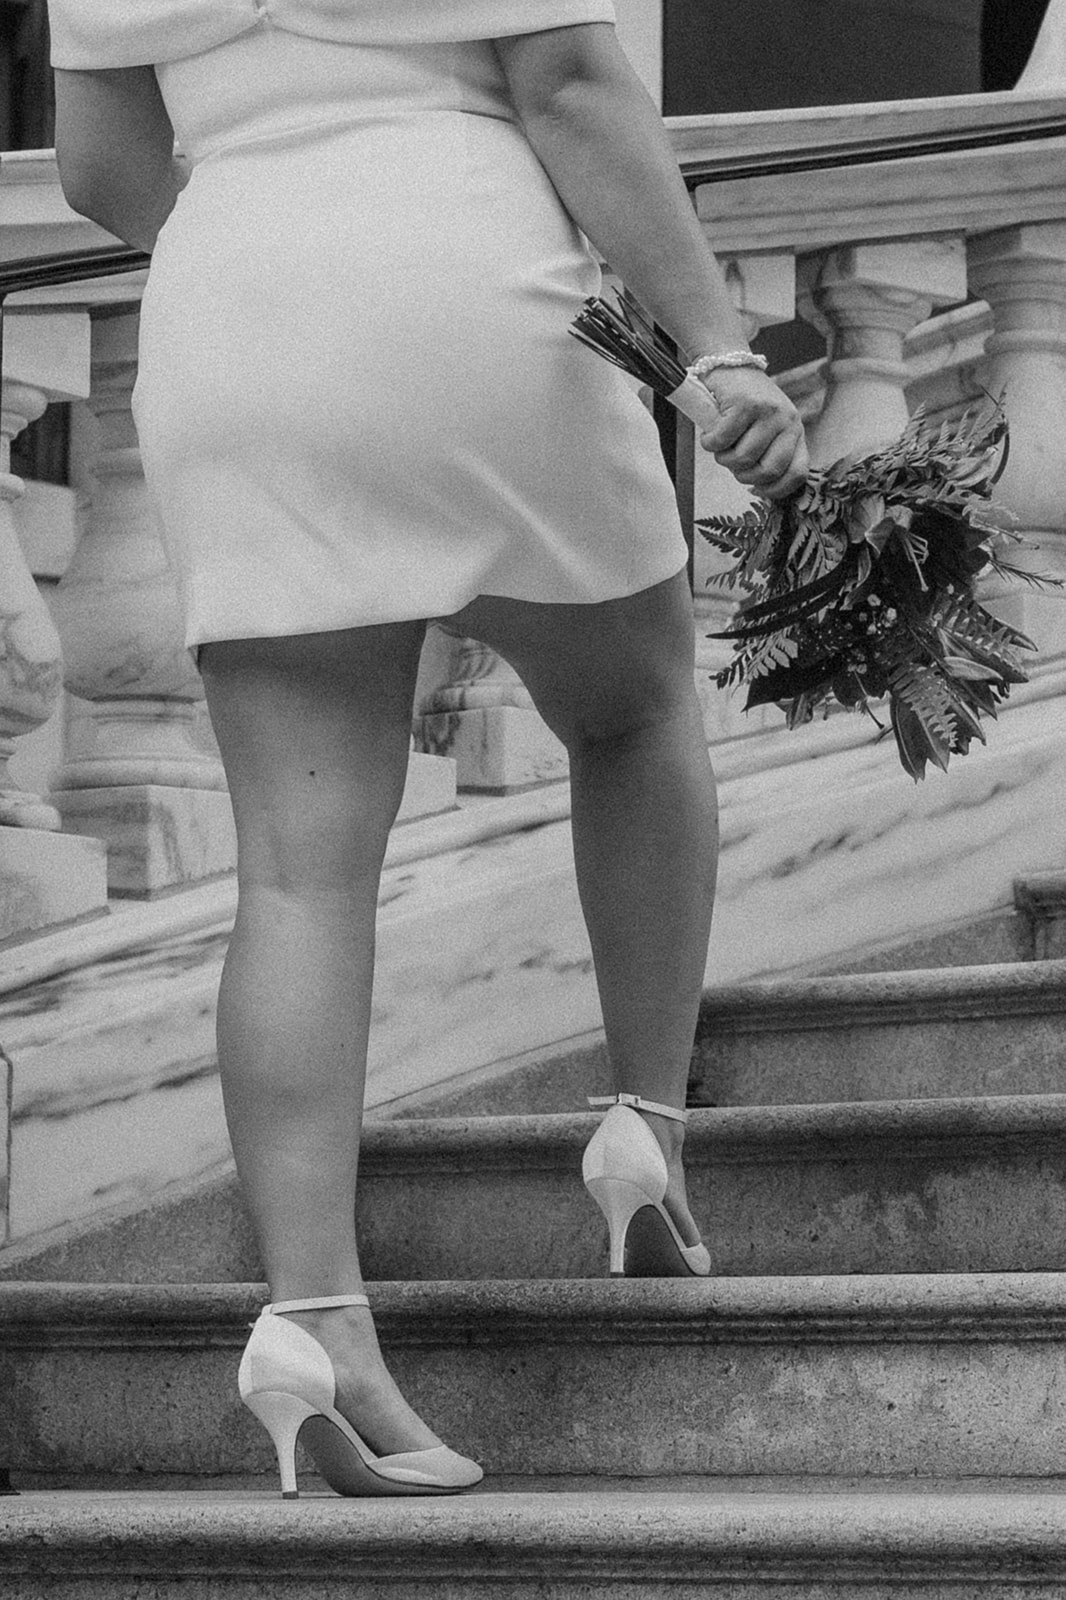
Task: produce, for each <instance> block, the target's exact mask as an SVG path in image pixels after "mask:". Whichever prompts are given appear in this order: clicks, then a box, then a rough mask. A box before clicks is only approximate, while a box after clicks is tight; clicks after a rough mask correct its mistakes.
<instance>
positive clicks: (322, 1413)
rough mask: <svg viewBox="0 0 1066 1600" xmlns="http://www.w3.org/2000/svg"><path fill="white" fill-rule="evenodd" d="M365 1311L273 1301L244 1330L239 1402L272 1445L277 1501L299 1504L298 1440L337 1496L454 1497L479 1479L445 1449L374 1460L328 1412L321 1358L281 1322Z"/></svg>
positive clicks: (361, 1301)
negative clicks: (290, 1316) (289, 1315)
mask: <svg viewBox="0 0 1066 1600" xmlns="http://www.w3.org/2000/svg"><path fill="white" fill-rule="evenodd" d="M369 1304H370V1301H369V1300H368V1299H367V1297H366V1295H365V1294H337V1295H329V1296H327V1297H326V1298H325V1299H322V1300H279V1301H277V1302H275V1304H273V1305H268V1306H264V1307H263V1309H262V1311H261V1312H260V1314H259V1320H258V1321H257V1322H256V1323H255V1325H254V1327H253V1328H252V1336H251V1338H250V1339H249V1340H248V1343H247V1345H246V1346H245V1350H244V1355H243V1356H242V1357H241V1365H240V1370H239V1371H238V1374H237V1385H238V1388H239V1389H240V1394H241V1399H242V1400H243V1401H244V1403H245V1405H246V1406H247V1407H248V1409H249V1411H251V1412H252V1413H253V1414H254V1415H255V1416H257V1417H258V1418H259V1420H260V1422H261V1423H262V1424H263V1426H264V1427H265V1428H266V1430H267V1432H268V1433H269V1434H270V1437H271V1439H272V1440H273V1442H274V1449H275V1450H276V1451H277V1456H278V1469H279V1471H280V1473H281V1493H282V1498H283V1499H285V1500H296V1499H298V1498H299V1489H298V1488H297V1486H296V1440H297V1437H298V1436H300V1435H302V1437H303V1443H304V1445H305V1446H306V1448H307V1449H308V1450H309V1451H310V1453H311V1455H312V1457H313V1458H314V1462H315V1465H316V1467H317V1468H318V1470H319V1472H320V1473H321V1474H322V1476H323V1477H324V1478H325V1480H326V1482H327V1483H328V1484H329V1486H330V1488H331V1489H334V1490H335V1491H336V1492H337V1494H343V1495H381V1494H457V1493H458V1492H459V1490H460V1489H469V1488H470V1487H471V1486H472V1485H473V1484H475V1483H480V1481H481V1479H482V1478H483V1477H484V1473H483V1472H482V1470H481V1468H480V1467H479V1466H478V1464H477V1462H476V1461H468V1460H467V1458H466V1457H465V1456H460V1455H457V1454H456V1452H455V1451H454V1450H449V1448H448V1446H447V1445H446V1444H441V1445H436V1446H434V1448H433V1449H431V1450H405V1451H402V1452H401V1453H400V1454H399V1455H392V1456H376V1455H375V1454H374V1452H373V1451H372V1450H371V1449H370V1448H369V1446H368V1445H366V1444H364V1442H363V1440H362V1439H360V1437H359V1435H358V1434H357V1433H356V1431H355V1429H354V1428H353V1427H352V1425H351V1423H350V1422H348V1421H347V1420H346V1419H345V1418H344V1417H342V1416H341V1414H340V1412H339V1411H338V1410H337V1408H336V1406H335V1404H334V1402H335V1400H336V1393H337V1383H336V1378H335V1376H334V1372H333V1363H332V1361H331V1360H330V1359H329V1356H328V1355H327V1354H326V1352H325V1350H323V1348H322V1346H321V1345H320V1344H319V1342H318V1340H317V1339H316V1338H315V1337H314V1335H313V1334H310V1333H308V1332H307V1330H306V1328H301V1327H300V1325H299V1323H296V1322H288V1321H287V1320H286V1319H285V1317H284V1316H283V1315H281V1313H283V1312H286V1311H326V1310H329V1309H330V1308H331V1307H333V1306H368V1305H369Z"/></svg>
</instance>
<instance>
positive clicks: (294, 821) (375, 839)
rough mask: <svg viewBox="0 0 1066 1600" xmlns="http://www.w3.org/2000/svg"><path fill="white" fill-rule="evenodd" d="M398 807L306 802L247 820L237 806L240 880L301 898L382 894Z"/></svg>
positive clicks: (263, 810)
mask: <svg viewBox="0 0 1066 1600" xmlns="http://www.w3.org/2000/svg"><path fill="white" fill-rule="evenodd" d="M398 804H399V797H397V798H396V802H395V804H392V803H390V804H384V805H378V806H374V807H370V806H367V805H366V804H365V797H364V803H363V804H360V803H358V801H357V799H356V797H355V796H346V795H342V796H334V797H331V798H330V799H328V800H327V799H325V798H324V797H319V798H318V801H317V803H312V801H311V800H310V798H309V797H308V796H301V797H300V798H299V799H298V800H294V801H290V803H288V804H277V803H276V804H274V805H273V806H267V805H265V804H264V803H263V802H262V801H260V803H259V804H258V805H257V806H256V807H255V808H254V810H250V811H247V812H246V813H245V814H244V815H243V816H242V815H241V814H240V812H239V811H238V808H237V807H236V806H235V808H234V812H235V816H236V818H237V858H238V871H239V873H240V876H241V878H242V880H243V881H244V882H245V883H249V882H254V883H256V884H258V885H260V886H263V887H269V888H271V889H273V890H275V891H276V892H278V893H279V894H283V895H286V896H290V897H296V898H302V897H306V896H315V895H319V894H323V893H326V894H332V893H334V892H338V891H339V892H348V891H355V892H357V891H359V890H360V889H363V888H367V887H371V888H376V883H377V879H378V877H379V875H380V872H381V866H382V862H383V861H384V858H385V849H386V846H387V844H388V840H389V830H390V828H391V825H392V822H393V821H394V818H395V813H396V810H397V808H398Z"/></svg>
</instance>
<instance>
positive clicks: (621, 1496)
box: [0, 879, 1066, 1600]
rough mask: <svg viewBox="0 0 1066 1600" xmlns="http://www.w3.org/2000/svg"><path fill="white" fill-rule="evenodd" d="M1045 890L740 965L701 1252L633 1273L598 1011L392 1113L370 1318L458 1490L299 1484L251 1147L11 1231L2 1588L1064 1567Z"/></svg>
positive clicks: (1065, 1369)
mask: <svg viewBox="0 0 1066 1600" xmlns="http://www.w3.org/2000/svg"><path fill="white" fill-rule="evenodd" d="M1060 887H1061V885H1060ZM1020 904H1021V905H1022V907H1023V910H1022V911H1020V912H1018V913H1012V914H1008V913H1003V914H1002V915H1001V916H999V917H997V918H996V919H995V926H994V927H993V926H992V925H991V924H989V926H986V927H985V928H983V929H981V930H977V932H975V930H974V929H973V928H970V929H969V930H959V931H958V932H957V934H956V936H954V937H953V938H952V939H948V940H947V941H944V940H942V941H940V942H939V943H938V942H937V941H935V940H934V941H932V942H928V941H927V943H926V945H925V946H924V947H922V948H921V949H918V947H916V946H911V947H910V950H909V952H908V950H907V949H905V948H902V947H901V948H899V949H896V950H894V951H885V952H882V953H881V957H880V960H881V963H882V966H881V968H880V969H878V967H877V958H876V957H874V956H869V957H868V958H866V959H865V960H864V961H863V962H861V963H857V964H858V965H861V966H863V967H865V968H867V970H863V971H855V972H849V973H835V974H832V975H821V976H811V977H807V978H799V979H788V980H776V981H767V982H763V983H748V984H743V985H738V986H736V987H733V988H729V989H721V990H717V991H711V992H710V993H709V994H708V996H707V999H706V1003H705V1005H704V1009H703V1016H702V1018H701V1025H700V1033H699V1039H698V1048H697V1052H696V1058H695V1075H694V1080H693V1085H692V1099H693V1100H694V1102H696V1103H697V1107H698V1108H697V1109H696V1110H695V1112H694V1114H693V1117H692V1121H691V1124H690V1133H689V1142H688V1146H687V1148H688V1152H689V1170H690V1174H691V1187H692V1192H693V1203H694V1209H695V1210H696V1212H697V1214H698V1215H699V1216H700V1217H701V1218H702V1219H703V1220H704V1224H705V1229H706V1234H707V1241H708V1244H709V1246H710V1248H711V1251H712V1256H713V1258H714V1267H715V1276H714V1277H712V1278H711V1279H710V1280H709V1281H707V1282H695V1281H678V1280H658V1281H634V1282H612V1281H609V1280H606V1279H605V1278H604V1277H603V1276H602V1274H603V1271H604V1265H605V1248H604V1238H603V1229H602V1224H601V1221H600V1219H599V1216H598V1213H597V1212H596V1211H595V1210H594V1209H593V1208H592V1206H591V1205H590V1203H589V1202H588V1200H587V1199H586V1197H585V1196H584V1194H583V1191H582V1190H581V1187H580V1179H579V1169H580V1153H581V1149H582V1147H583V1145H584V1143H585V1141H586V1140H587V1138H588V1137H589V1135H590V1133H591V1131H592V1128H593V1126H594V1125H595V1121H594V1118H592V1117H591V1116H589V1115H587V1114H584V1113H579V1112H575V1111H574V1110H573V1107H574V1105H575V1104H578V1103H580V1096H581V1095H582V1094H583V1093H584V1092H586V1091H592V1092H594V1091H595V1089H596V1088H598V1087H602V1085H603V1082H604V1078H605V1064H604V1060H603V1053H602V1048H601V1046H600V1045H599V1043H598V1042H597V1041H596V1040H594V1039H593V1040H590V1041H588V1042H587V1043H585V1044H581V1045H577V1046H575V1047H574V1048H573V1049H572V1050H570V1051H569V1052H566V1053H563V1052H558V1051H557V1052H555V1053H554V1054H549V1055H547V1056H540V1057H530V1058H529V1059H528V1060H526V1061H525V1062H522V1063H519V1064H518V1065H517V1066H516V1065H514V1064H512V1065H510V1066H509V1067H508V1068H507V1069H506V1070H503V1069H499V1070H495V1071H493V1070H481V1071H479V1072H478V1073H477V1074H472V1075H471V1077H470V1079H469V1081H467V1082H466V1083H465V1084H460V1085H458V1086H453V1087H452V1088H451V1089H450V1090H449V1091H448V1093H447V1094H444V1093H441V1092H439V1091H438V1092H437V1094H436V1097H435V1098H431V1097H429V1096H428V1095H423V1096H422V1098H421V1099H417V1098H412V1099H409V1100H408V1101H406V1102H403V1103H399V1104H397V1105H395V1106H394V1107H393V1108H392V1109H393V1115H392V1116H391V1117H390V1118H388V1119H380V1120H376V1121H374V1122H373V1123H371V1124H370V1125H369V1126H368V1128H367V1135H366V1143H365V1152H364V1157H363V1171H362V1194H361V1211H362V1216H361V1237H362V1239H363V1244H364V1255H365V1260H366V1265H367V1269H368V1276H369V1277H370V1278H372V1279H374V1280H377V1281H376V1282H375V1284H374V1287H373V1290H372V1296H373V1301H374V1305H375V1312H376V1316H377V1320H378V1326H379V1329H380V1331H381V1335H382V1340H383V1343H384V1344H385V1346H386V1348H387V1350H388V1352H389V1357H390V1362H391V1364H392V1366H393V1369H394V1371H395V1372H396V1375H397V1377H398V1379H399V1381H400V1383H401V1384H402V1386H403V1387H404V1389H405V1390H406V1392H407V1393H408V1394H409V1395H410V1397H411V1399H412V1400H413V1402H414V1403H415V1404H416V1405H417V1406H419V1407H420V1408H421V1409H422V1410H423V1411H424V1412H425V1413H426V1415H427V1416H428V1418H429V1419H430V1420H431V1421H432V1423H433V1424H434V1426H435V1427H437V1428H438V1429H439V1430H440V1432H441V1433H442V1435H443V1436H444V1437H445V1438H447V1439H449V1440H451V1441H453V1442H454V1443H455V1444H456V1445H457V1447H459V1448H461V1449H463V1450H466V1451H469V1452H470V1453H471V1454H474V1455H476V1456H478V1457H479V1458H480V1459H481V1460H482V1461H483V1462H484V1464H485V1466H486V1469H487V1472H488V1476H487V1478H486V1482H485V1484H484V1486H483V1487H482V1488H481V1489H479V1490H478V1491H476V1492H475V1493H473V1494H471V1495H468V1496H465V1497H462V1498H460V1499H457V1500H434V1499H430V1500H425V1501H399V1502H388V1501H382V1502H361V1501H342V1500H339V1499H337V1498H335V1497H333V1496H329V1495H327V1494H324V1493H322V1494H319V1493H316V1492H314V1491H315V1481H314V1479H313V1478H311V1477H307V1478H305V1480H304V1483H305V1488H306V1489H309V1490H310V1491H311V1493H310V1494H308V1495H306V1496H305V1498H304V1499H303V1500H302V1501H301V1502H299V1503H298V1504H291V1503H286V1502H282V1501H281V1500H280V1498H278V1496H277V1492H276V1484H275V1480H274V1477H273V1463H272V1459H271V1452H270V1448H269V1442H268V1440H267V1438H266V1435H265V1433H262V1431H261V1430H260V1429H259V1428H258V1425H257V1424H256V1423H255V1422H254V1420H253V1419H252V1418H251V1417H250V1416H249V1415H248V1414H247V1413H246V1412H244V1410H243V1408H242V1407H241V1405H240V1403H239V1401H238V1400H237V1396H236V1388H235V1381H234V1375H235V1369H236V1362H237V1359H238V1353H239V1350H240V1347H241V1345H242V1344H243V1341H244V1339H245V1337H246V1332H247V1324H248V1322H249V1320H250V1318H251V1316H252V1315H253V1313H254V1311H255V1309H256V1307H257V1306H258V1304H259V1302H260V1301H261V1299H262V1296H263V1290H262V1286H261V1285H260V1284H259V1282H258V1281H257V1280H258V1278H259V1271H260V1269H259V1266H258V1262H257V1260H256V1254H255V1250H254V1246H253V1244H252V1240H251V1237H250V1233H249V1230H248V1226H247V1222H246V1220H245V1218H244V1216H243V1213H242V1211H241V1208H240V1204H239V1200H238V1197H237V1194H236V1191H235V1187H234V1183H233V1179H232V1176H231V1174H229V1173H228V1172H226V1171H222V1172H219V1173H216V1174H215V1175H213V1176H211V1177H209V1178H207V1179H200V1180H198V1181H197V1182H195V1183H187V1184H185V1185H183V1186H182V1187H180V1188H175V1189H173V1190H172V1191H170V1192H168V1193H166V1194H164V1195H163V1196H161V1197H159V1198H158V1199H157V1200H156V1201H155V1202H153V1203H152V1204H151V1205H150V1206H148V1207H140V1208H137V1207H132V1206H131V1207H127V1208H126V1209H125V1210H124V1211H119V1212H114V1213H112V1214H110V1215H107V1216H103V1217H97V1218H95V1219H92V1220H91V1221H88V1222H82V1223H79V1224H77V1225H70V1226H67V1227H65V1228H61V1229H57V1230H53V1232H52V1233H51V1234H50V1235H48V1236H46V1237H43V1238H41V1239H38V1240H36V1241H34V1242H33V1243H32V1244H27V1245H22V1246H20V1247H17V1248H11V1249H9V1250H8V1251H6V1252H4V1253H2V1254H0V1278H2V1280H3V1281H2V1282H0V1392H2V1393H3V1394H4V1395H6V1396H8V1397H9V1403H8V1405H7V1408H6V1413H5V1414H4V1415H3V1416H2V1417H0V1461H6V1462H8V1463H10V1466H11V1468H12V1477H13V1480H14V1482H15V1484H16V1486H17V1487H18V1489H19V1490H20V1493H19V1494H18V1495H17V1496H12V1497H11V1498H8V1499H4V1500H3V1501H2V1502H0V1595H3V1596H6V1595H11V1596H18V1597H20V1600H37V1597H38V1596H40V1597H42V1600H43V1597H44V1596H47V1597H49V1600H88V1597H92V1600H96V1597H100V1600H103V1597H107V1600H118V1597H127V1596H128V1597H131V1600H141V1597H145V1600H147V1597H148V1596H152V1597H166V1600H171V1597H173V1600H178V1597H179V1596H180V1597H181V1600H206V1597H207V1596H212V1597H224V1600H237V1597H239V1600H251V1597H252V1596H256V1597H260V1596H262V1597H266V1600H274V1597H277V1600H310V1597H311V1596H312V1595H313V1596H315V1597H316V1600H319V1597H325V1600H341V1597H342V1596H343V1597H345V1600H348V1597H359V1600H363V1597H367V1600H370V1597H373V1600H378V1597H385V1596H387V1597H388V1600H415V1597H416V1596H417V1597H418V1600H428V1597H430V1596H433V1597H437V1596H440V1597H442V1600H451V1597H452V1596H459V1595H462V1596H464V1597H468V1596H472V1597H474V1600H488V1597H490V1596H491V1597H500V1600H510V1597H512V1596H514V1597H518V1596H521V1597H523V1600H534V1597H535V1600H578V1597H582V1600H584V1597H586V1596H592V1595H602V1596H605V1597H611V1600H637V1597H638V1596H640V1597H642V1600H644V1597H648V1596H657V1595H664V1596H671V1597H672V1596H674V1595H678V1596H682V1595H691V1596H701V1597H702V1596H711V1597H714V1600H850V1597H851V1596H856V1597H861V1600H919V1597H920V1600H947V1597H948V1596H949V1595H950V1596H951V1600H963V1597H967V1600H968V1597H969V1596H971V1595H972V1596H979V1597H981V1600H1022V1597H1023V1596H1024V1600H1051V1597H1052V1596H1054V1597H1055V1600H1062V1596H1063V1594H1064V1593H1066V1502H1064V1500H1063V1497H1062V1494H1061V1491H1062V1489H1063V1487H1066V1363H1064V1360H1063V1356H1064V1352H1066V1093H1063V1092H1060V1091H1062V1090H1063V1089H1066V1083H1064V1080H1063V1073H1062V1070H1061V1065H1060V1063H1061V1062H1062V1060H1063V1044H1062V1040H1063V1022H1064V1020H1066V959H1064V958H1063V954H1062V952H1061V937H1060V935H1061V926H1060V924H1058V923H1056V922H1055V921H1054V917H1055V916H1057V915H1058V910H1057V909H1056V908H1060V907H1061V904H1062V896H1061V893H1059V894H1056V892H1055V883H1054V882H1053V881H1052V880H1051V879H1048V880H1040V881H1039V882H1035V883H1034V884H1033V885H1030V886H1029V890H1028V891H1026V893H1023V894H1022V896H1021V897H1020ZM1049 906H1050V907H1052V912H1053V913H1054V915H1053V914H1052V912H1049V911H1048V907H1049ZM978 934H980V937H978ZM1005 953H1006V954H1008V955H1010V956H1011V959H1007V960H1003V959H999V958H1000V957H1002V956H1003V955H1004V954H1005ZM908 954H909V956H910V959H911V960H923V961H927V962H929V961H931V962H935V963H937V964H935V965H926V966H923V967H913V968H912V967H908V965H907V957H908ZM982 954H983V955H984V956H985V957H986V958H987V959H984V960H982ZM960 956H961V957H962V958H963V959H964V961H965V963H966V964H963V965H958V964H955V965H952V964H951V963H952V960H953V958H954V959H955V960H957V959H958V958H959V957H960ZM1034 956H1040V957H1042V959H1032V957H1034ZM1017 957H1021V958H1024V957H1029V958H1030V959H1017ZM532 1106H537V1107H538V1110H537V1113H536V1114H535V1115H534V1114H532V1113H531V1111H530V1108H531V1107H532Z"/></svg>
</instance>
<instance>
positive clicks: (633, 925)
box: [454, 573, 717, 1243]
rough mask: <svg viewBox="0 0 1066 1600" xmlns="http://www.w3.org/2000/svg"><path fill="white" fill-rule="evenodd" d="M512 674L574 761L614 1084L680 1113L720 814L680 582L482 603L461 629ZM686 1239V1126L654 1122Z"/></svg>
mask: <svg viewBox="0 0 1066 1600" xmlns="http://www.w3.org/2000/svg"><path fill="white" fill-rule="evenodd" d="M454 620H455V622H456V624H457V625H458V626H460V627H463V628H464V629H465V628H468V629H469V631H470V632H471V633H472V634H473V635H474V636H475V637H477V638H480V639H483V640H484V641H485V642H486V643H487V644H489V645H490V646H492V647H493V648H495V649H498V650H499V651H500V652H501V653H502V654H503V655H505V656H506V657H507V659H508V660H510V661H511V662H512V664H513V665H514V666H515V668H516V669H517V671H518V672H519V673H520V674H521V675H522V678H523V680H524V682H525V684H526V686H527V688H528V689H529V691H530V694H531V695H532V696H533V699H534V702H535V703H536V705H537V708H538V710H539V711H540V712H541V714H542V715H543V716H544V718H545V720H546V721H547V722H548V724H549V726H550V727H552V728H553V729H554V731H555V732H556V733H557V734H558V735H559V737H560V738H561V739H562V740H563V742H564V744H565V745H566V747H567V750H568V751H569V754H570V781H571V787H572V791H573V832H574V856H575V861H576V865H577V873H578V886H579V890H580V894H581V904H582V909H583V911H584V914H585V920H586V923H587V925H588V931H589V939H590V942H591V945H592V952H593V958H594V960H595V965H596V979H597V984H598V988H599V994H600V1000H601V1004H602V1008H603V1019H604V1027H605V1031H606V1035H607V1046H608V1051H609V1053H610V1057H611V1063H612V1067H613V1069H614V1074H615V1081H616V1086H617V1088H618V1089H619V1090H625V1091H627V1092H629V1093H631V1094H639V1095H641V1096H643V1097H644V1098H646V1099H648V1100H656V1101H659V1102H660V1103H663V1104H666V1105H674V1106H678V1107H680V1106H683V1105H684V1103H685V1086H686V1081H687V1077H688V1071H689V1062H690V1058H691V1053H692V1043H693V1038H694V1035H695V1030H696V1019H697V1010H698V1005H699V997H700V991H701V989H702V985H703V979H704V973H705V969H706V961H707V945H708V939H709V936H710V924H711V909H712V905H713V900H714V886H715V873H716V865H717V806H716V800H715V790H714V777H713V774H712V772H711V767H710V762H709V760H708V756H707V741H706V738H705V735H704V731H703V725H702V719H701V717H700V710H699V704H698V701H697V698H696V692H695V686H694V682H693V670H692V662H693V625H692V602H691V598H690V595H689V592H688V586H687V583H686V581H685V576H684V574H683V573H680V574H678V576H677V577H676V578H674V579H670V580H669V581H668V582H666V583H663V584H658V585H656V586H655V587H654V588H653V589H649V590H645V591H644V592H643V593H642V594H638V595H634V596H632V597H630V598H628V599H625V600H615V601H607V602H605V603H603V604H600V605H588V606H553V605H531V604H529V603H527V602H520V601H514V600H499V599H489V598H487V597H485V596H482V597H480V598H479V599H478V600H476V601H474V602H473V604H472V605H470V606H468V607H467V608H466V609H465V610H464V611H462V612H461V613H459V616H458V617H457V618H456V619H454ZM647 1121H648V1123H649V1126H651V1127H652V1129H653V1131H654V1133H655V1135H656V1137H657V1138H658V1139H659V1142H660V1144H661V1145H662V1148H663V1151H664V1153H665V1155H666V1157H667V1167H668V1170H669V1172H670V1188H669V1190H668V1191H667V1199H666V1203H667V1206H668V1209H669V1210H670V1212H671V1214H672V1215H673V1217H674V1220H675V1222H676V1224H677V1226H678V1228H679V1230H680V1232H681V1233H682V1236H683V1237H684V1238H685V1239H686V1242H687V1243H694V1242H695V1241H696V1239H697V1238H698V1236H699V1230H698V1228H697V1226H696V1224H695V1223H694V1222H693V1219H692V1216H691V1214H690V1212H689V1209H688V1203H687V1200H686V1198H685V1190H684V1176H683V1171H682V1166H681V1144H682V1139H683V1135H684V1129H683V1127H682V1125H681V1124H680V1123H676V1122H669V1121H667V1120H666V1119H665V1118H662V1117H656V1116H652V1115H648V1116H647Z"/></svg>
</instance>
